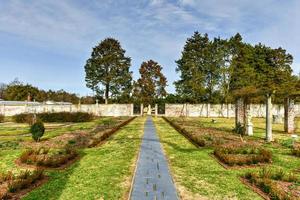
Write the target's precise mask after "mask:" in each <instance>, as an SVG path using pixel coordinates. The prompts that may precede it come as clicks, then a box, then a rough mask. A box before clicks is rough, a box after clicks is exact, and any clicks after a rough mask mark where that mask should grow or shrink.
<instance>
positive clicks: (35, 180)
mask: <svg viewBox="0 0 300 200" xmlns="http://www.w3.org/2000/svg"><path fill="white" fill-rule="evenodd" d="M47 180H48V177H47V176H45V175H44V173H43V170H40V169H38V170H34V171H29V170H25V171H21V172H20V173H19V174H18V175H14V174H13V173H12V172H8V173H7V174H0V199H4V200H5V199H21V198H22V197H23V196H24V195H25V194H27V193H28V192H30V191H31V190H33V189H35V188H37V187H39V186H41V185H42V184H43V183H45V182H46V181H47Z"/></svg>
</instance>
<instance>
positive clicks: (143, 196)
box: [131, 117, 178, 200]
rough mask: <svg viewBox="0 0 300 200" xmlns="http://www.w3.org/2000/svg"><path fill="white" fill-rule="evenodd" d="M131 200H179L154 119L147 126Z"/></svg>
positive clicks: (149, 119)
mask: <svg viewBox="0 0 300 200" xmlns="http://www.w3.org/2000/svg"><path fill="white" fill-rule="evenodd" d="M144 131H145V134H144V137H143V141H142V146H141V152H140V157H139V160H138V163H137V171H136V174H135V178H134V184H133V186H132V187H133V188H132V193H131V200H178V197H177V192H176V189H175V186H174V183H173V181H172V178H171V176H170V172H169V169H168V163H167V160H166V158H165V156H164V154H163V151H162V149H161V145H160V141H159V138H158V136H157V134H156V130H155V126H154V124H153V121H152V118H151V117H148V118H147V121H146V124H145V130H144Z"/></svg>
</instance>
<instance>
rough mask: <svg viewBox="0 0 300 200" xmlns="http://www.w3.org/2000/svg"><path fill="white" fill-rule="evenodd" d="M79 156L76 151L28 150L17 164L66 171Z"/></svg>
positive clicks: (67, 149)
mask: <svg viewBox="0 0 300 200" xmlns="http://www.w3.org/2000/svg"><path fill="white" fill-rule="evenodd" d="M78 157H79V154H78V153H77V151H76V150H75V149H72V148H69V147H66V148H62V149H48V148H38V149H28V150H26V151H24V152H23V153H22V155H21V156H20V158H19V159H17V160H16V164H18V165H20V166H23V167H29V168H43V169H48V168H50V169H51V168H52V169H53V168H55V169H64V168H66V167H68V166H69V165H71V164H72V163H74V162H75V161H76V160H77V158H78Z"/></svg>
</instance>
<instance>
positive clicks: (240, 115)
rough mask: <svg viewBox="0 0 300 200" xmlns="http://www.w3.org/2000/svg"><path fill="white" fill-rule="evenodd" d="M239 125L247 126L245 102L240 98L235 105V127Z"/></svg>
mask: <svg viewBox="0 0 300 200" xmlns="http://www.w3.org/2000/svg"><path fill="white" fill-rule="evenodd" d="M238 124H241V125H244V124H245V108H244V100H243V99H242V98H239V99H238V100H237V101H236V103H235V126H236V127H237V125H238Z"/></svg>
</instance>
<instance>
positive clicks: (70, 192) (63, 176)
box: [24, 118, 145, 200]
mask: <svg viewBox="0 0 300 200" xmlns="http://www.w3.org/2000/svg"><path fill="white" fill-rule="evenodd" d="M144 121H145V118H137V119H135V120H134V121H133V122H131V123H130V124H128V125H127V126H125V127H123V128H122V129H121V130H120V131H118V132H117V133H116V134H115V135H114V136H113V137H111V138H110V139H109V140H108V141H107V142H106V143H105V144H103V145H102V146H100V147H99V148H91V149H85V150H82V151H81V152H80V154H81V156H82V158H81V160H80V161H78V162H76V163H75V164H73V165H72V166H71V167H70V168H68V169H66V170H64V171H49V172H48V175H49V176H50V180H49V182H48V183H46V184H45V185H43V186H42V187H40V188H38V189H36V190H34V191H32V192H31V193H29V194H28V195H27V196H26V197H25V198H24V199H25V200H29V199H49V200H50V199H66V200H67V199H72V200H74V199H110V200H114V199H122V198H124V197H125V194H126V193H127V192H128V191H129V185H130V178H131V176H132V173H133V167H134V162H135V159H136V157H137V153H138V150H139V146H140V143H141V137H142V134H143V125H144Z"/></svg>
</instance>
